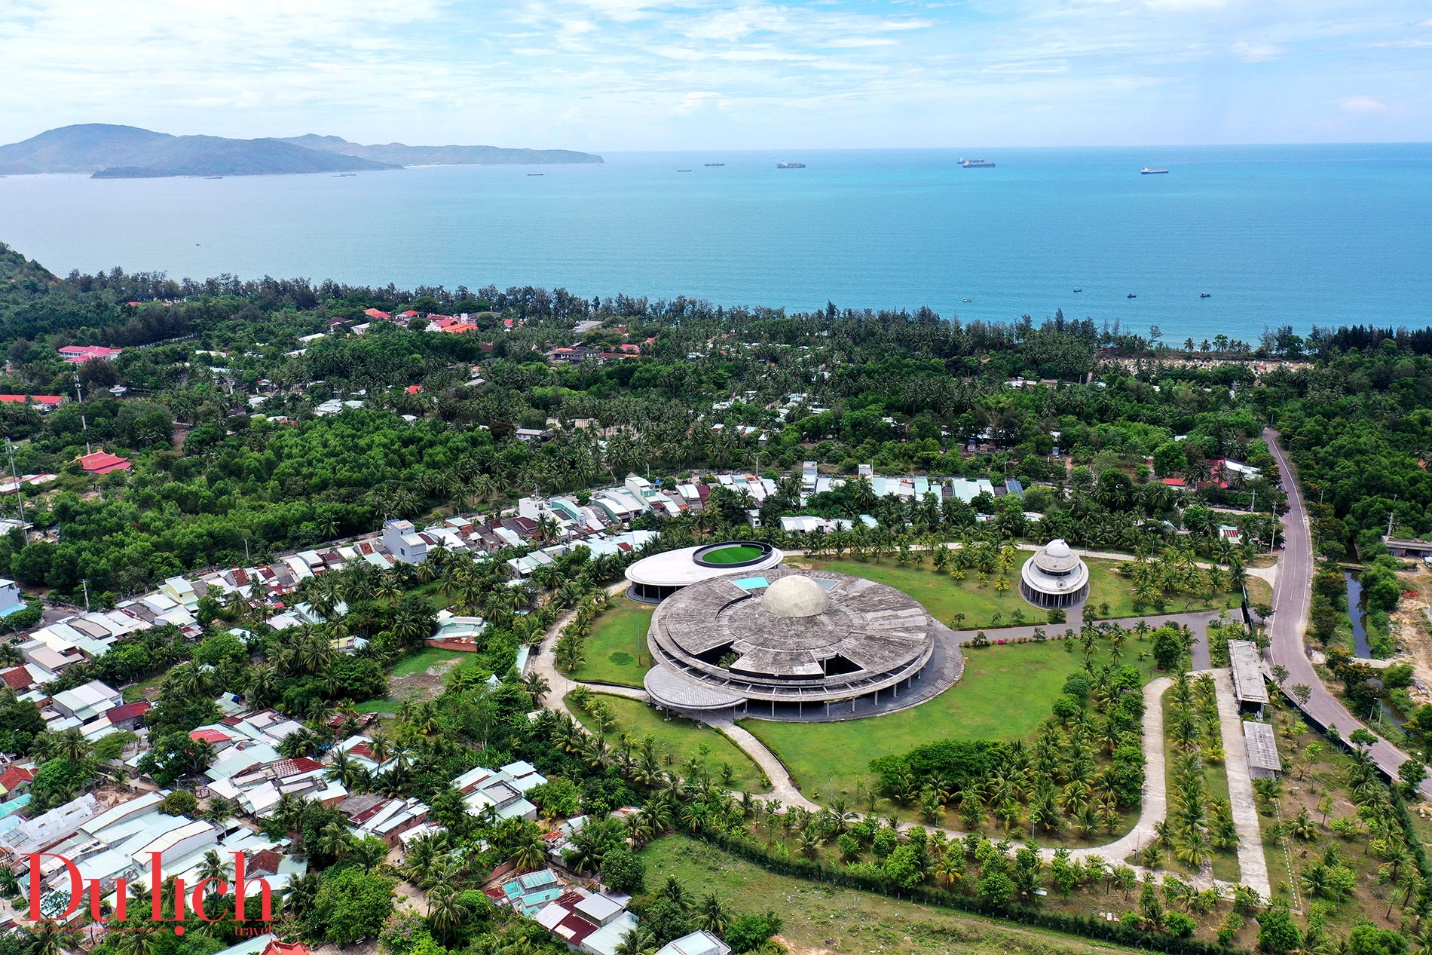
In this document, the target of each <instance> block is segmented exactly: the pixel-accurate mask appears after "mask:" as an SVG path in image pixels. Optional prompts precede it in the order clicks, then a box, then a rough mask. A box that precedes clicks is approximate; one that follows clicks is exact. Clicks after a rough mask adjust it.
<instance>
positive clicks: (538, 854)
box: [509, 829, 547, 872]
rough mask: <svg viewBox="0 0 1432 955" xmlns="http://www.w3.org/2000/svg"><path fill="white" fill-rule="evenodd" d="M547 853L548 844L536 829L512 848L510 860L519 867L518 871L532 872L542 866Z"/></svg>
mask: <svg viewBox="0 0 1432 955" xmlns="http://www.w3.org/2000/svg"><path fill="white" fill-rule="evenodd" d="M546 855H547V847H546V844H545V843H543V841H542V838H541V836H539V835H537V832H536V830H535V829H534V830H530V831H529V832H527V833H526V837H525V838H524V839H523V840H522V841H521V842H519V843H518V844H517V846H516V847H515V848H514V849H513V850H512V856H511V858H510V860H509V861H511V863H512V864H513V865H514V866H516V867H517V871H518V872H531V871H532V870H533V869H537V868H540V867H541V866H542V863H543V861H544V860H545V859H546Z"/></svg>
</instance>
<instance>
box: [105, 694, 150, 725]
mask: <svg viewBox="0 0 1432 955" xmlns="http://www.w3.org/2000/svg"><path fill="white" fill-rule="evenodd" d="M148 712H149V704H148V703H147V702H145V701H144V700H140V701H139V702H137V703H124V704H122V705H120V706H115V707H111V708H110V709H109V710H107V711H106V712H105V714H104V716H105V719H107V720H109V722H110V725H111V726H119V727H122V728H124V729H128V730H133V729H139V727H140V726H142V725H144V714H146V713H148Z"/></svg>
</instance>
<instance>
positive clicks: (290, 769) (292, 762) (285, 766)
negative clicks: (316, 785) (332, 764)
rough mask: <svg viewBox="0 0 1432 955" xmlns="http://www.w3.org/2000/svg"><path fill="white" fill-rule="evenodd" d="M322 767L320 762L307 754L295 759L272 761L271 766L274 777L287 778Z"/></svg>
mask: <svg viewBox="0 0 1432 955" xmlns="http://www.w3.org/2000/svg"><path fill="white" fill-rule="evenodd" d="M322 768H323V764H322V763H320V762H319V761H318V760H316V759H312V758H310V757H308V756H300V757H298V758H297V759H285V760H283V761H281V762H277V763H274V764H273V766H272V769H273V778H274V779H287V778H289V777H290V776H299V775H302V774H303V773H311V772H313V771H314V770H315V769H322Z"/></svg>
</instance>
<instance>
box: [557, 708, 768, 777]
mask: <svg viewBox="0 0 1432 955" xmlns="http://www.w3.org/2000/svg"><path fill="white" fill-rule="evenodd" d="M592 698H593V699H594V700H602V701H604V702H605V703H606V704H607V705H608V706H610V707H611V708H612V712H613V713H614V714H615V716H616V722H617V726H616V729H615V730H614V731H612V732H611V733H608V734H607V739H608V741H609V742H611V743H613V744H614V745H615V743H616V741H617V740H618V739H620V738H621V735H622V734H623V733H626V734H627V735H628V736H630V737H631V739H632V740H633V741H634V742H638V741H640V740H642V739H644V738H645V737H647V736H651V737H654V738H655V739H656V742H657V746H658V748H659V749H662V750H664V751H665V752H666V753H667V755H668V757H669V760H670V763H669V764H670V765H673V766H679V765H680V764H682V763H684V762H685V761H686V760H688V759H690V758H691V757H692V756H700V757H702V758H703V759H704V760H705V761H706V767H707V769H709V770H710V771H711V774H712V776H713V777H715V778H716V779H718V780H719V779H720V775H719V773H720V769H721V765H722V764H723V763H726V764H729V765H730V766H731V769H732V770H733V772H734V773H735V775H734V777H733V779H732V781H731V787H730V788H732V789H735V790H738V791H741V792H765V791H766V789H767V788H768V787H767V786H766V785H764V784H763V782H762V780H761V771H760V769H759V768H758V767H757V766H756V764H755V763H753V762H751V758H750V757H749V756H747V755H746V754H745V753H743V752H741V750H740V748H739V747H738V746H737V745H736V744H735V743H733V742H731V741H730V740H729V739H727V738H726V737H725V736H723V735H722V734H721V733H719V732H717V731H716V730H714V729H712V728H711V727H709V726H702V725H700V724H698V723H694V722H692V721H691V720H686V719H681V718H678V717H673V718H672V719H671V720H666V719H663V718H662V715H661V714H660V713H658V712H657V711H656V710H655V709H653V708H652V707H650V706H647V705H646V704H645V703H643V702H641V701H640V700H630V699H627V698H626V697H623V696H612V695H610V694H607V693H593V694H592ZM567 708H568V709H570V710H571V711H572V712H573V713H575V714H576V716H577V718H578V719H580V720H581V721H582V725H584V726H586V727H587V728H588V729H590V730H593V731H595V729H596V726H597V722H596V720H595V719H593V718H592V717H591V716H590V715H589V714H587V713H583V712H582V711H581V710H579V709H577V708H576V707H575V706H573V705H572V701H571V698H570V695H569V697H568V699H567ZM703 747H704V752H703Z"/></svg>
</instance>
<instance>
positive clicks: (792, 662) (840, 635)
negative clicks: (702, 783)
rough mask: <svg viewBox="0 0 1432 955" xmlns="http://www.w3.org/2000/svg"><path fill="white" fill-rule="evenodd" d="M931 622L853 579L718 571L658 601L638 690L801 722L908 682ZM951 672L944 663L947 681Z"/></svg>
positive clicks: (893, 692) (913, 607) (899, 596)
mask: <svg viewBox="0 0 1432 955" xmlns="http://www.w3.org/2000/svg"><path fill="white" fill-rule="evenodd" d="M939 626H940V625H939V624H938V623H936V622H935V621H934V620H933V619H932V618H931V617H930V615H929V614H928V613H927V612H926V611H925V608H924V607H922V606H920V604H919V603H918V602H916V601H915V600H914V599H913V598H911V597H909V596H907V595H905V594H903V593H901V592H900V591H898V590H896V589H894V588H893V587H887V586H885V585H884V584H878V583H875V582H874V581H870V580H864V579H862V578H859V577H849V576H846V575H845V574H835V573H830V572H828V571H819V570H810V571H793V570H788V569H786V568H782V567H777V568H773V569H770V570H766V571H763V572H762V573H761V574H759V575H749V576H735V577H720V578H716V579H713V580H708V581H704V582H702V583H696V584H692V585H691V586H688V587H684V588H682V589H681V590H679V591H678V592H676V593H675V594H673V595H672V596H670V597H668V598H667V599H666V600H664V601H663V602H662V603H661V605H660V606H659V607H657V609H656V612H655V613H654V614H653V615H652V621H651V629H650V631H648V634H647V645H648V647H649V648H650V650H651V656H652V661H653V663H654V664H655V665H654V666H653V667H652V668H651V670H650V671H648V672H647V675H646V680H645V684H646V690H647V693H648V694H649V695H650V697H651V699H652V701H653V702H654V703H656V704H657V705H658V706H662V707H667V708H670V709H675V710H681V711H684V712H691V711H697V712H700V711H711V710H722V709H728V708H740V709H741V710H743V711H749V712H750V714H751V715H753V716H769V717H775V718H806V719H809V718H811V717H819V716H821V715H822V713H824V714H825V715H833V714H832V706H834V705H835V704H837V703H841V704H844V703H849V704H850V705H849V707H843V708H841V709H840V710H839V713H840V714H844V716H845V717H846V718H849V716H850V714H852V713H857V712H859V709H861V708H863V709H865V710H867V711H868V710H870V709H872V708H873V707H874V706H876V705H881V699H882V694H883V699H884V705H886V706H888V705H890V704H891V703H892V702H893V701H894V700H895V699H896V698H897V697H899V696H901V694H902V691H908V690H909V689H910V686H911V683H912V681H915V680H917V679H919V678H920V677H921V675H922V673H923V671H925V669H926V666H927V664H929V663H930V661H931V657H932V655H934V653H935V649H936V648H935V637H936V633H937V628H939ZM951 652H956V651H951ZM938 669H940V670H941V672H942V673H948V672H949V670H950V669H951V667H949V666H942V667H940V668H938ZM957 677H958V669H957V668H955V669H954V677H953V678H951V679H950V681H949V682H953V679H954V678H957ZM921 689H922V691H924V690H933V687H922V688H921ZM907 695H909V694H907ZM921 695H922V696H924V695H928V694H926V693H922V694H921ZM753 703H754V704H756V705H755V706H752V705H751V704H753ZM860 704H863V706H862V705H860ZM812 707H819V709H813V708H812Z"/></svg>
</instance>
